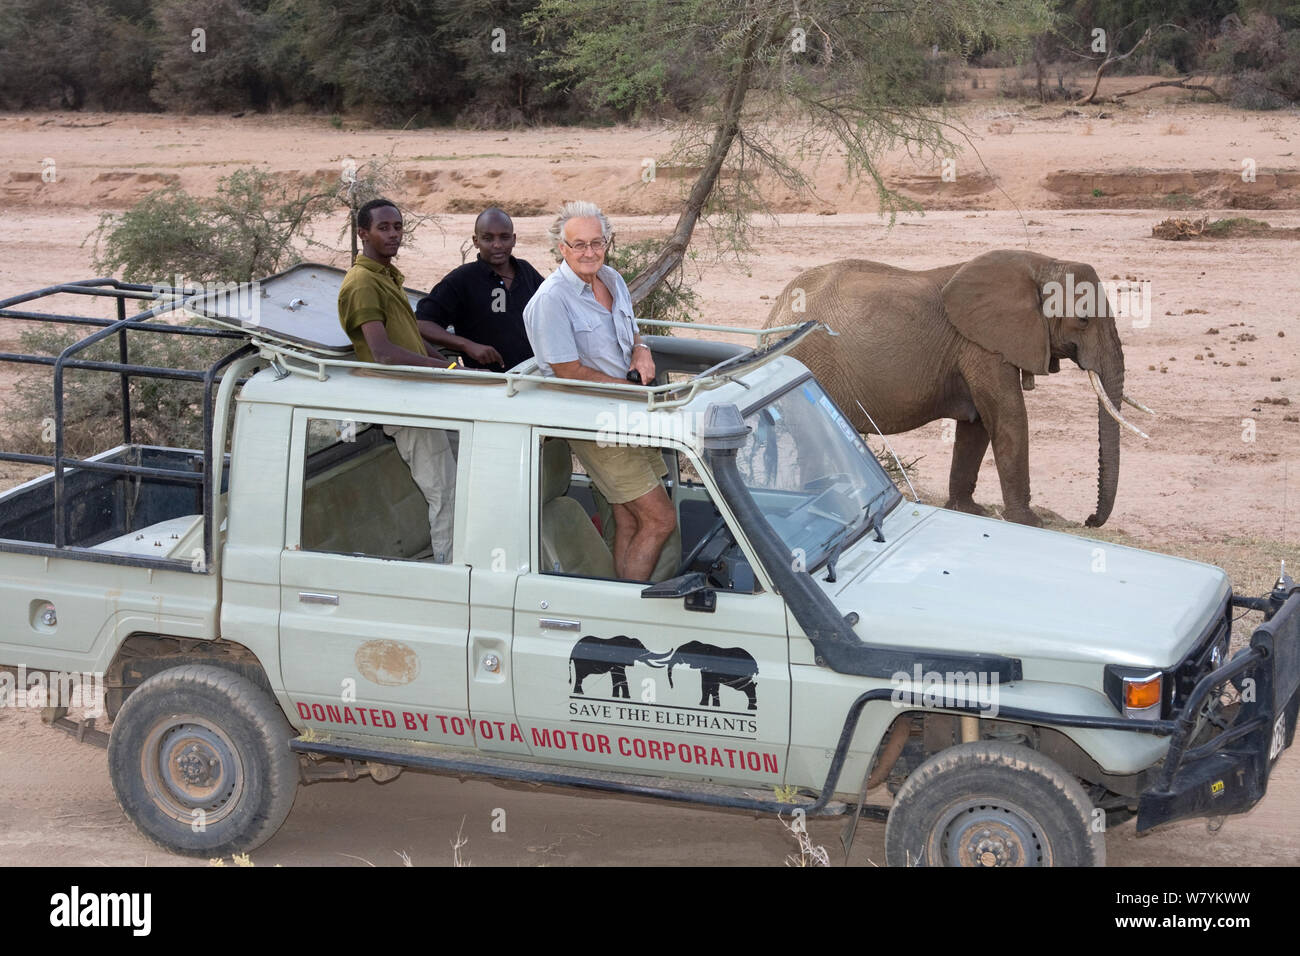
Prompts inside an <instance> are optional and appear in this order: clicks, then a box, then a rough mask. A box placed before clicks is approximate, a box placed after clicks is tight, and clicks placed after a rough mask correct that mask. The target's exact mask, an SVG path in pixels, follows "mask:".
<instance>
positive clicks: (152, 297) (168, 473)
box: [0, 278, 258, 571]
mask: <svg viewBox="0 0 1300 956" xmlns="http://www.w3.org/2000/svg"><path fill="white" fill-rule="evenodd" d="M200 292H201V290H196V289H194V288H193V287H190V286H184V287H178V286H169V285H157V284H156V285H142V284H139V283H131V282H121V281H119V280H117V279H112V278H103V279H83V280H80V281H77V282H64V283H60V284H58V285H52V286H47V287H45V288H43V289H37V290H35V291H34V292H26V293H23V294H21V295H16V296H11V297H9V298H7V299H3V300H0V319H17V320H20V321H26V322H39V323H45V324H49V325H80V326H86V327H88V328H91V329H95V331H93V332H91V333H90V334H88V335H86V336H84V337H82V338H81V339H79V340H78V341H76V342H74V343H73V344H71V345H69V346H68V347H67V348H65V349H64V350H63V351H62V352H61V353H60V354H59V355H57V356H54V355H36V354H32V353H26V352H0V362H14V363H18V364H24V365H46V366H51V367H53V369H54V422H53V424H54V441H53V444H54V448H53V454H50V455H33V454H23V453H18V452H12V451H7V450H4V449H0V461H12V462H19V463H25V464H38V465H48V466H52V467H53V469H54V522H53V523H54V529H53V530H54V535H53V537H54V541H53V547H54V548H55V549H56V550H58V551H62V552H67V553H71V554H73V555H74V556H75V557H79V558H84V559H86V560H90V561H103V562H110V563H113V564H136V565H140V566H144V567H158V566H168V567H170V566H174V567H176V568H177V569H188V570H195V571H205V570H206V569H208V568H211V567H212V566H213V560H212V559H213V541H214V537H215V529H214V528H213V508H212V507H210V504H209V503H210V502H211V500H212V492H213V485H214V471H215V468H214V462H213V447H212V424H213V390H214V387H215V386H216V385H217V383H218V382H219V381H221V379H222V377H223V373H224V372H225V370H227V369H228V368H229V367H230V366H231V365H232V364H233V363H234V362H236V361H238V360H239V359H241V358H243V357H245V356H252V355H256V354H257V352H258V349H257V347H256V346H255V345H253V344H252V343H250V342H249V340H248V335H247V334H245V333H242V332H239V331H235V330H233V329H230V328H209V327H203V326H195V325H173V324H171V323H168V322H158V321H152V320H155V319H157V318H159V317H160V316H162V315H165V314H167V313H170V312H174V311H177V310H178V309H179V308H180V306H181V303H183V302H184V301H185V299H186V297H187V296H193V295H198V294H199V293H200ZM57 295H75V296H82V297H83V298H96V299H98V298H104V299H112V300H114V302H115V306H116V309H115V311H116V318H104V317H100V316H88V315H78V314H73V313H68V312H59V311H41V312H37V311H31V310H30V309H20V308H17V307H18V306H23V305H29V304H31V303H38V302H41V301H42V300H45V299H49V298H50V297H52V296H57ZM132 300H136V301H141V302H154V303H156V304H155V305H154V306H152V307H151V308H149V309H146V310H144V311H142V312H138V313H136V314H135V315H128V314H127V309H126V304H127V302H128V301H132ZM128 333H147V334H156V335H184V336H198V337H200V338H210V339H227V340H230V342H231V344H232V348H231V350H230V351H228V352H227V353H225V354H224V355H223V356H221V358H219V359H217V360H216V361H215V362H213V363H212V364H210V365H208V366H207V367H206V368H179V367H159V366H150V365H141V364H139V363H137V362H132V361H131V352H130V341H129V335H128ZM114 337H116V338H117V342H118V360H117V361H116V362H107V361H90V360H87V359H82V358H78V357H77V356H78V355H79V354H80V353H82V352H84V351H85V350H86V349H87V348H89V347H90V346H92V345H94V344H96V343H97V342H102V341H104V340H106V339H111V338H114ZM68 369H85V370H90V371H96V372H107V373H114V374H116V375H117V376H118V378H119V380H120V395H121V413H122V444H123V445H126V446H134V445H135V444H136V443H135V442H134V440H133V438H134V436H133V433H132V427H131V380H132V379H133V378H153V379H171V380H176V381H188V382H196V383H200V384H202V386H203V400H202V409H203V463H202V470H201V472H190V471H179V470H174V469H170V468H158V467H152V466H149V465H144V464H133V463H131V462H114V461H104V460H96V458H97V457H98V456H96V457H92V458H75V457H72V456H70V455H68V454H67V452H66V450H65V445H64V389H63V384H64V373H65V371H67V370H68ZM69 469H84V470H86V471H98V472H106V473H109V474H116V475H125V476H135V477H137V478H141V479H148V480H151V481H161V482H168V483H179V484H187V485H194V486H196V487H197V488H198V489H199V493H200V494H201V495H202V501H203V503H204V508H203V552H204V554H203V559H204V560H203V562H202V564H201V566H200V564H199V562H196V561H185V560H179V559H161V558H145V557H136V558H131V557H127V556H123V555H121V554H112V555H109V554H105V553H104V552H99V551H94V550H92V549H89V548H80V547H70V546H69V545H68V540H67V526H68V509H69V504H70V503H69V502H68V501H67V500H66V494H65V484H66V480H65V479H66V476H65V472H66V471H67V470H69ZM49 547H50V546H49V545H45V544H40V543H36V544H20V543H16V542H11V543H7V544H6V550H17V551H29V552H32V553H37V554H47V553H49Z"/></svg>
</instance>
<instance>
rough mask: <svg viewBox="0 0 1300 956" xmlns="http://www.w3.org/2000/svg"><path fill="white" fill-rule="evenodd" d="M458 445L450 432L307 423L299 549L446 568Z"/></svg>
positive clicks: (316, 420)
mask: <svg viewBox="0 0 1300 956" xmlns="http://www.w3.org/2000/svg"><path fill="white" fill-rule="evenodd" d="M458 446H459V435H458V433H457V432H456V431H455V430H452V429H441V428H419V427H415V426H410V425H381V424H378V423H373V422H365V421H353V420H352V419H327V418H311V419H308V421H307V457H306V463H305V467H304V469H303V471H304V474H303V490H302V526H301V529H300V532H301V538H300V540H301V547H302V549H303V550H304V551H325V552H331V553H334V554H356V555H366V556H368V557H377V558H397V559H402V560H411V561H433V562H437V563H442V564H445V563H448V562H449V561H450V560H451V555H452V546H453V538H454V530H455V529H454V527H453V526H454V517H455V506H456V454H457V449H458Z"/></svg>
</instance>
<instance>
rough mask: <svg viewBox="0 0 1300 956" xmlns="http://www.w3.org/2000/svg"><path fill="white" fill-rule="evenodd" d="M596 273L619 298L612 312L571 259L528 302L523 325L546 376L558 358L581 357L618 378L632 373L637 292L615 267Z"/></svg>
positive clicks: (603, 268) (596, 367)
mask: <svg viewBox="0 0 1300 956" xmlns="http://www.w3.org/2000/svg"><path fill="white" fill-rule="evenodd" d="M597 276H598V278H599V279H600V281H601V282H603V283H604V285H605V288H606V289H608V290H609V293H610V295H611V296H613V298H614V308H613V311H612V312H611V311H606V309H605V307H604V306H603V305H601V304H600V303H599V302H597V301H596V294H595V292H593V291H592V289H591V286H589V285H587V283H585V282H583V281H582V280H581V279H580V278H578V275H577V273H575V272H574V271H573V270H572V269H570V268H569V264H568V263H567V262H561V263H560V267H559V268H558V269H556V270H555V271H554V272H552V273H551V274H550V275H549V276H547V277H546V279H545V281H543V282H542V284H541V285H540V286H538V288H537V291H536V292H534V293H533V297H532V299H530V300H529V302H528V305H526V306H525V307H524V328H525V330H526V331H527V332H528V340H529V341H530V342H531V343H532V345H533V353H534V354H535V355H536V356H537V365H538V368H539V369H540V370H541V373H542V374H543V375H554V374H555V371H554V370H553V369H552V368H551V366H552V365H553V364H554V363H556V362H572V361H575V360H576V361H580V362H582V364H583V365H586V366H589V367H591V368H594V369H595V370H596V371H598V372H604V373H605V374H606V375H610V376H613V377H614V378H618V379H622V378H626V377H627V372H628V369H629V368H630V367H631V363H632V346H633V344H634V343H635V341H636V339H635V335H636V319H635V317H634V316H633V313H632V296H631V294H630V293H629V292H628V290H627V283H626V282H624V281H623V277H622V276H620V275H619V274H618V272H617V271H616V270H615V269H614V268H613V267H611V266H601V267H600V272H599V273H597Z"/></svg>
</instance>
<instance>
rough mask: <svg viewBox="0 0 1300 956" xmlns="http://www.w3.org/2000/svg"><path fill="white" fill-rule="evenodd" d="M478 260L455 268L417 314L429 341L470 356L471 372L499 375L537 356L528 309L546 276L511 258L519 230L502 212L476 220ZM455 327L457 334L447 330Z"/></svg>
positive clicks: (488, 211) (467, 362) (485, 212)
mask: <svg viewBox="0 0 1300 956" xmlns="http://www.w3.org/2000/svg"><path fill="white" fill-rule="evenodd" d="M473 241H474V248H476V249H477V250H478V258H476V259H475V260H474V261H473V262H467V263H465V264H464V265H463V266H460V267H459V268H457V269H453V270H452V271H451V272H449V273H447V275H446V276H444V277H443V279H442V281H441V282H439V283H438V284H437V285H436V286H434V287H433V291H431V292H430V293H429V294H428V295H426V296H425V297H424V298H423V299H421V300H420V302H419V304H418V305H417V306H416V310H415V314H416V317H417V318H418V319H420V331H421V333H422V334H424V336H425V337H426V338H427V339H429V341H431V342H434V343H436V344H437V345H439V346H441V347H442V348H445V349H449V350H451V351H453V352H460V353H461V354H462V355H464V356H465V367H466V368H481V369H488V370H489V371H494V372H500V371H504V370H506V369H510V368H514V367H515V366H516V365H518V364H519V363H520V362H522V361H524V360H525V359H528V358H531V357H532V355H533V347H532V345H530V344H529V342H528V333H527V332H525V331H524V306H526V305H527V304H528V300H529V299H531V298H532V297H533V293H534V292H536V291H537V287H538V286H539V285H541V284H542V277H541V275H540V274H539V273H538V272H537V270H536V269H534V268H533V267H532V266H531V265H529V264H528V263H527V262H525V261H524V260H523V259H516V258H515V257H514V256H512V255H511V254H510V252H511V250H512V249H514V247H515V226H514V223H513V222H511V221H510V217H509V216H507V215H506V214H505V213H504V212H503V211H502V210H500V209H497V208H495V207H493V208H491V209H485V210H483V211H482V212H481V213H479V216H478V218H477V219H476V220H474V239H473ZM449 325H450V326H454V327H455V329H456V334H454V335H453V334H452V333H450V332H448V331H447V326H449Z"/></svg>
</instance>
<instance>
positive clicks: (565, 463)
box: [541, 438, 615, 578]
mask: <svg viewBox="0 0 1300 956" xmlns="http://www.w3.org/2000/svg"><path fill="white" fill-rule="evenodd" d="M572 476H573V453H572V451H570V449H569V443H568V442H567V441H565V440H564V439H563V438H551V439H548V440H547V441H546V442H545V443H544V444H543V445H542V568H541V570H542V571H556V572H560V573H563V574H583V575H588V576H591V577H597V578H613V577H615V574H614V556H613V555H612V554H610V551H609V548H607V547H606V546H605V542H604V540H603V539H602V538H601V536H600V532H599V531H597V530H596V526H595V525H594V524H592V523H591V519H590V518H589V517H587V512H586V510H585V509H584V508H583V507H582V505H580V504H579V503H578V502H577V501H576V500H575V499H573V498H570V497H568V495H567V492H568V490H569V480H570V479H571V478H572Z"/></svg>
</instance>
